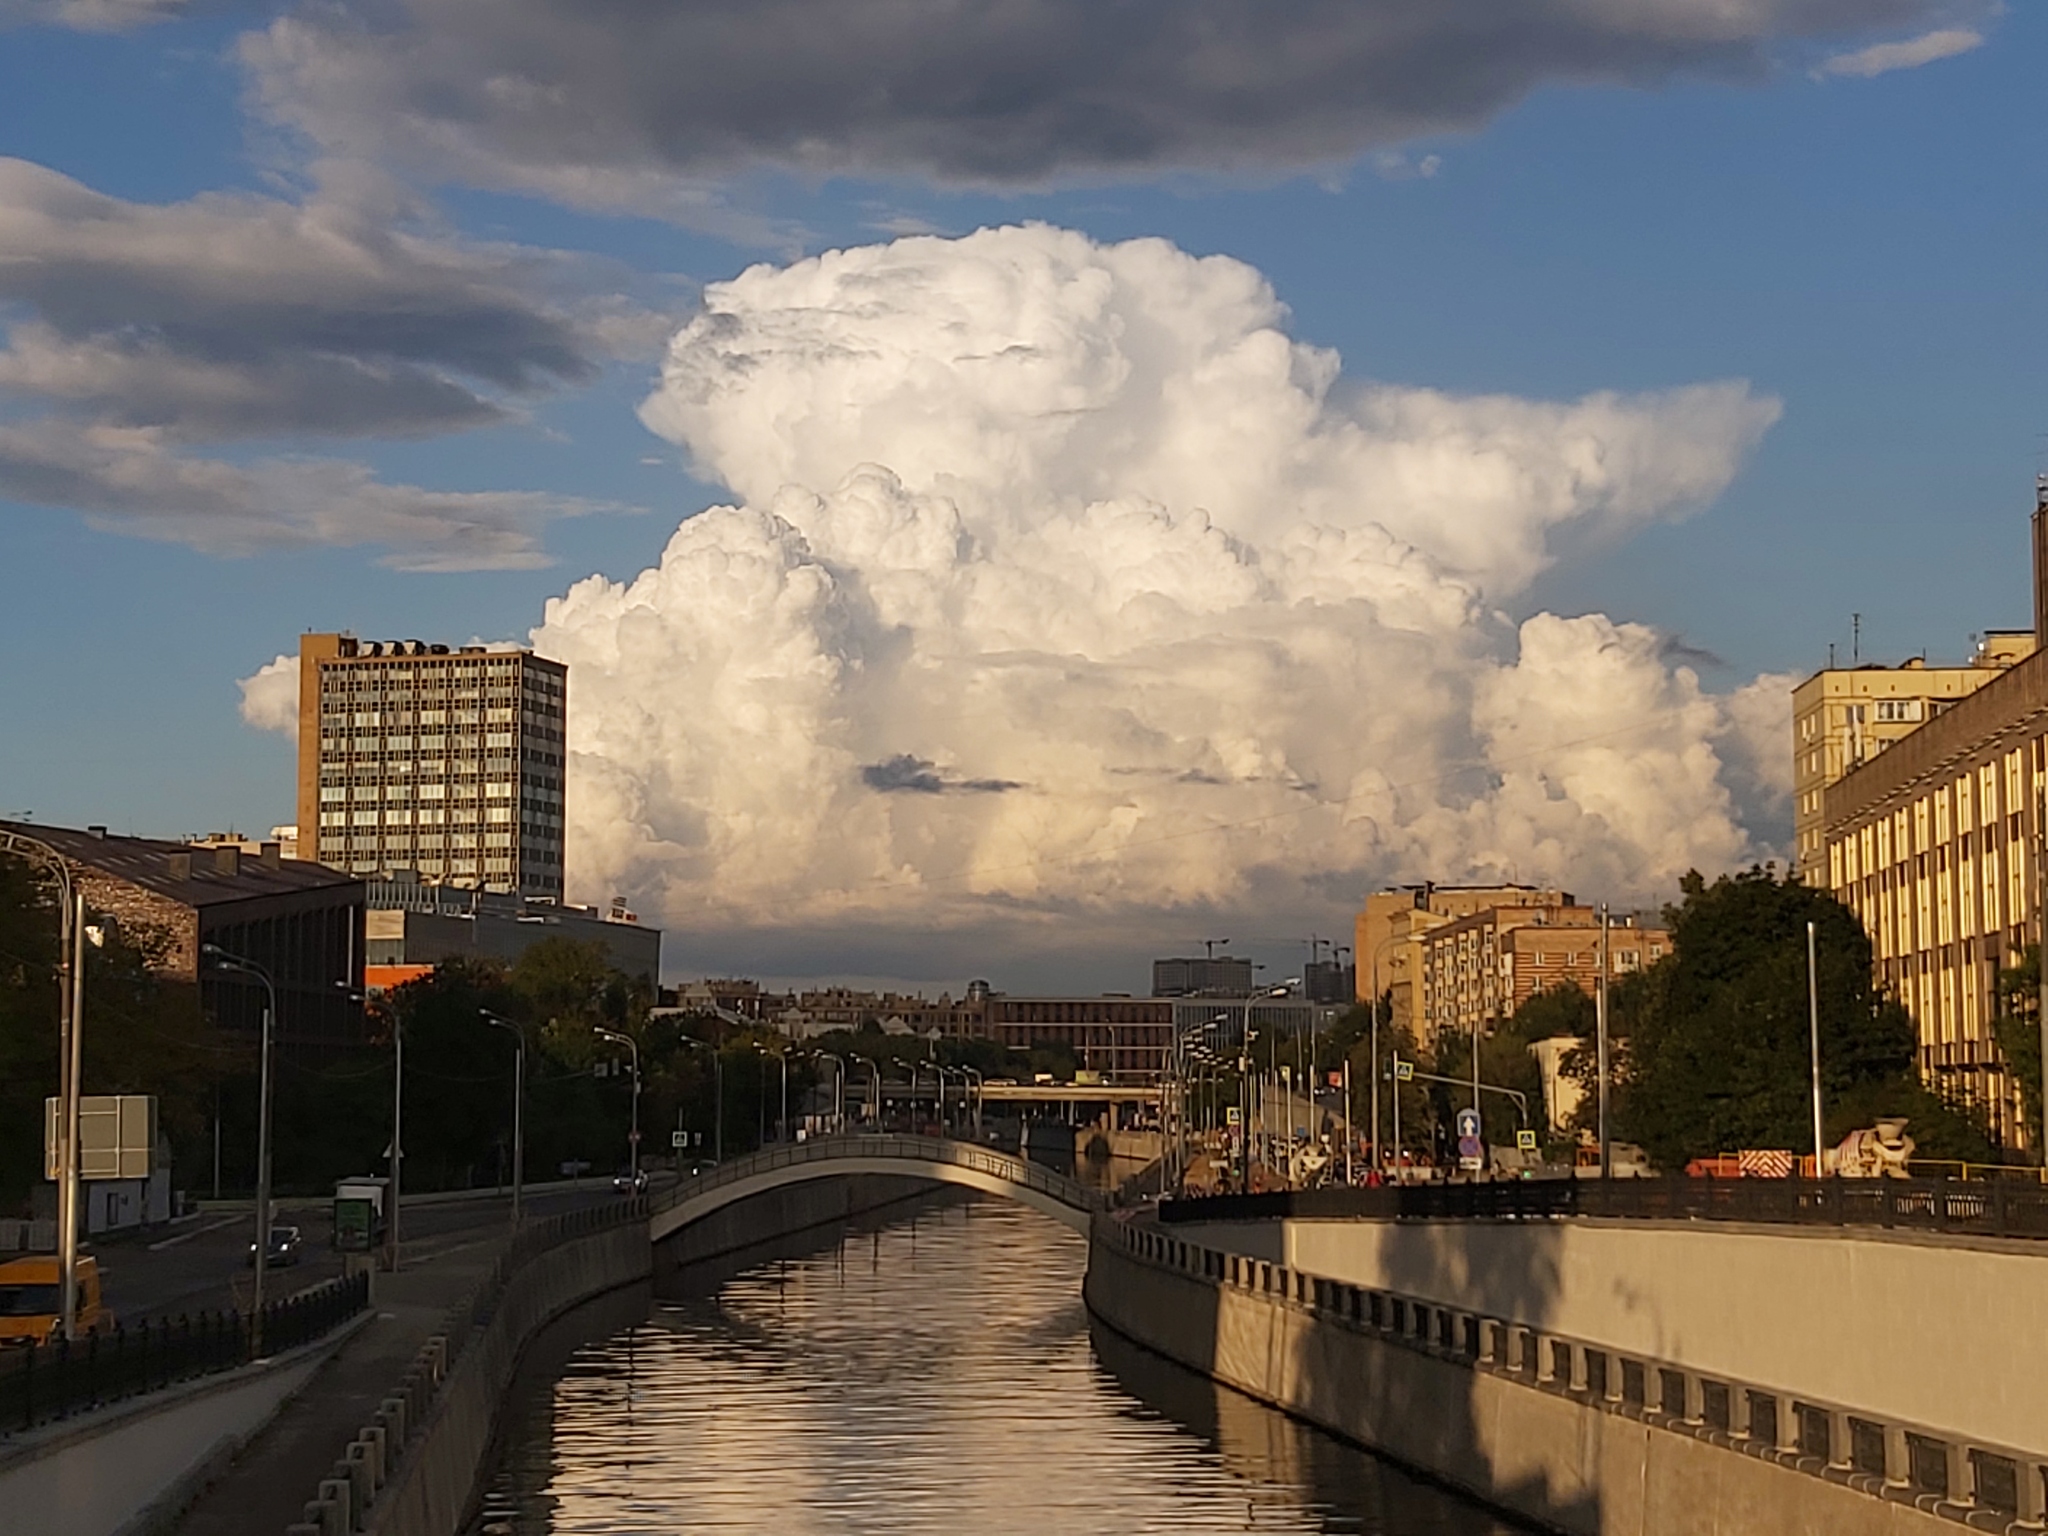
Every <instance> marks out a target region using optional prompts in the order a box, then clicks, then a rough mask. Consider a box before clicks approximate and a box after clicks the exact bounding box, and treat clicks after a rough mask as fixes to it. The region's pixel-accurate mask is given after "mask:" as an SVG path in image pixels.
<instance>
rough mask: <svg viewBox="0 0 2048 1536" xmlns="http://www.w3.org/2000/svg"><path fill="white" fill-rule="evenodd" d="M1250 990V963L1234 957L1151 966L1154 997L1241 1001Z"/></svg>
mask: <svg viewBox="0 0 2048 1536" xmlns="http://www.w3.org/2000/svg"><path fill="white" fill-rule="evenodd" d="M1251 989H1252V963H1251V961H1249V960H1240V959H1238V958H1237V957H1236V956H1235V955H1196V956H1193V957H1188V958H1177V959H1172V960H1154V961H1153V962H1152V995H1153V996H1154V997H1243V996H1245V995H1246V994H1247V993H1249V992H1250V991H1251Z"/></svg>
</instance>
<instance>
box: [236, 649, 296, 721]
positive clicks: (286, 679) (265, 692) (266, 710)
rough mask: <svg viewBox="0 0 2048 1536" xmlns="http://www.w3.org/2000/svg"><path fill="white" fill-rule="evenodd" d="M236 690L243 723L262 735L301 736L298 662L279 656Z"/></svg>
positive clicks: (289, 657) (255, 672)
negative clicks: (262, 733) (240, 702)
mask: <svg viewBox="0 0 2048 1536" xmlns="http://www.w3.org/2000/svg"><path fill="white" fill-rule="evenodd" d="M235 686H236V687H237V688H239V689H241V690H242V719H243V720H244V721H245V722H246V723H248V724H249V725H252V726H254V727H255V728H256V729H257V730H259V731H276V732H277V733H278V734H279V735H282V736H297V735H298V734H299V658H298V657H296V656H286V655H280V656H279V657H278V658H277V659H276V660H275V661H267V662H265V663H264V664H263V665H262V666H260V667H258V668H257V669H256V670H255V671H254V672H253V673H251V674H250V675H249V676H248V677H245V678H243V679H242V680H241V681H240V682H238V683H236V684H235Z"/></svg>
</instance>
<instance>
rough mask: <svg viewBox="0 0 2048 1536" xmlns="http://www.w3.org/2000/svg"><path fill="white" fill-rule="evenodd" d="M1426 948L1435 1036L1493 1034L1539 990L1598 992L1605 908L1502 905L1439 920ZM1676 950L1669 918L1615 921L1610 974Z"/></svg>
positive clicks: (1425, 975)
mask: <svg viewBox="0 0 2048 1536" xmlns="http://www.w3.org/2000/svg"><path fill="white" fill-rule="evenodd" d="M1418 942H1419V943H1420V945H1421V950H1422V970H1421V975H1422V1014H1421V1016H1422V1018H1423V1019H1424V1020H1425V1021H1426V1022H1427V1026H1428V1030H1427V1032H1428V1034H1429V1035H1430V1036H1432V1037H1434V1036H1437V1035H1444V1034H1458V1035H1464V1034H1470V1033H1471V1032H1472V1031H1473V1030H1475V1029H1483V1030H1486V1031H1487V1032H1489V1033H1491V1032H1492V1031H1493V1030H1494V1029H1495V1028H1497V1027H1498V1026H1499V1025H1500V1024H1501V1023H1503V1022H1504V1021H1505V1020H1507V1019H1508V1018H1509V1017H1510V1016H1511V1015H1512V1014H1513V1013H1514V1011H1515V1010H1516V1009H1517V1008H1519V1007H1521V1006H1522V1004H1524V1003H1526V1002H1527V1001H1529V999H1530V998H1532V997H1534V996H1535V995H1536V994H1537V993H1538V992H1542V991H1546V990H1548V989H1549V988H1551V987H1556V986H1561V985H1570V986H1575V987H1577V988H1579V990H1580V991H1582V992H1585V993H1587V994H1589V995H1590V994H1591V993H1592V991H1593V990H1594V988H1595V987H1596V986H1597V985H1598V984H1599V978H1600V912H1599V909H1598V908H1597V907H1581V906H1573V905H1562V906H1534V907H1524V906H1499V907H1488V908H1487V909H1486V910H1485V911H1483V912H1475V913H1473V914H1472V915H1471V916H1470V917H1460V918H1454V919H1451V920H1450V921H1447V922H1443V923H1440V924H1438V925H1437V926H1436V927H1434V928H1431V929H1430V930H1429V931H1428V932H1427V933H1426V934H1424V935H1422V936H1421V938H1420V939H1419V941H1418ZM1670 952H1671V934H1670V933H1669V931H1668V930H1666V929H1665V928H1664V926H1663V925H1662V924H1661V923H1651V922H1645V921H1643V920H1642V919H1641V918H1640V917H1639V916H1638V915H1637V914H1635V913H1622V914H1617V915H1614V916H1611V917H1610V918H1609V920H1608V933H1607V973H1608V976H1609V978H1610V979H1613V978H1615V977H1619V976H1625V975H1627V974H1628V973H1629V972H1630V971H1638V970H1642V969H1644V968H1645V967H1647V966H1651V965H1655V964H1656V963H1657V962H1658V961H1659V960H1661V959H1663V958H1664V957H1665V956H1666V955H1667V954H1669V953H1670Z"/></svg>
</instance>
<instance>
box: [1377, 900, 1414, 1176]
mask: <svg viewBox="0 0 2048 1536" xmlns="http://www.w3.org/2000/svg"><path fill="white" fill-rule="evenodd" d="M1412 937H1413V935H1412V934H1406V933H1390V934H1388V935H1387V936H1386V937H1385V938H1383V939H1381V940H1380V941H1379V943H1377V944H1375V945H1374V946H1373V949H1372V1116H1371V1119H1372V1166H1373V1167H1374V1168H1378V1167H1380V1165H1381V1159H1380V956H1381V955H1383V954H1385V953H1386V952H1387V948H1388V946H1389V945H1393V944H1405V943H1406V942H1408V940H1409V939H1411V938H1412ZM1388 1022H1389V1023H1392V1022H1393V1021H1392V1020H1391V1019H1389V1020H1388ZM1400 1091H1401V1090H1400V1089H1399V1088H1398V1087H1396V1088H1395V1089H1394V1092H1395V1093H1396V1094H1398V1093H1400ZM1400 1165H1401V1149H1400V1148H1399V1147H1396V1148H1395V1149H1394V1166H1395V1167H1396V1168H1398V1167H1400Z"/></svg>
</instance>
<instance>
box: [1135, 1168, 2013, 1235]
mask: <svg viewBox="0 0 2048 1536" xmlns="http://www.w3.org/2000/svg"><path fill="white" fill-rule="evenodd" d="M1159 1215H1160V1219H1161V1220H1162V1221H1166V1222H1188V1221H1261V1220H1275V1219H1280V1218H1285V1217H1296V1218H1302V1217H1307V1218H1315V1217H1325V1218H1328V1217H1337V1218H1345V1217H1351V1218H1364V1219H1371V1220H1380V1221H1432V1220H1438V1221H1441V1220H1451V1221H1473V1220H1476V1221H1554V1220H1561V1219H1564V1218H1568V1217H1585V1216H1598V1217H1614V1218H1620V1219H1627V1220H1639V1221H1743V1222H1758V1223H1766V1224H1786V1225H1797V1226H1822V1227H1892V1228H1909V1229H1917V1230H1921V1231H1929V1232H1953V1233H1966V1234H1971V1235H1976V1236H1983V1237H2024V1238H2048V1188H2043V1187H2041V1186H2039V1185H2033V1184H2027V1183H2023V1182H2021V1181H2019V1180H2013V1179H1988V1180H1987V1179H1972V1180H1969V1181H1967V1182H1966V1181H1964V1180H1960V1179H1670V1178H1663V1179H1569V1180H1567V1179H1532V1180H1520V1181H1516V1180H1506V1181H1502V1182H1500V1183H1491V1184H1409V1185H1390V1186H1386V1187H1383V1188H1379V1189H1298V1190H1278V1191H1275V1192H1273V1193H1270V1194H1263V1195H1209V1196H1203V1197H1199V1198H1193V1199H1184V1200H1166V1201H1162V1202H1161V1203H1160V1207H1159Z"/></svg>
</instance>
